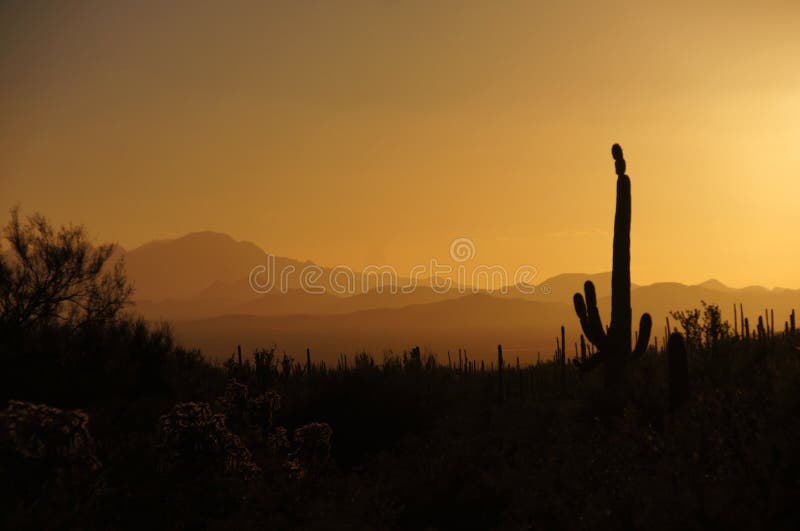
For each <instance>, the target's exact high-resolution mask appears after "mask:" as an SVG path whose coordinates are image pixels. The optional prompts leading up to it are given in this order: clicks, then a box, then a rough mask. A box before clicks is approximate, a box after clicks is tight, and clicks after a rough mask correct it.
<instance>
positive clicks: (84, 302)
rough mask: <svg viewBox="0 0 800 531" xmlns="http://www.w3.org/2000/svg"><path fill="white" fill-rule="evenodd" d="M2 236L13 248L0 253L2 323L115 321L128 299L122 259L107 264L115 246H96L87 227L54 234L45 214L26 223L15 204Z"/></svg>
mask: <svg viewBox="0 0 800 531" xmlns="http://www.w3.org/2000/svg"><path fill="white" fill-rule="evenodd" d="M3 236H4V237H5V239H6V240H7V241H8V243H9V244H10V252H7V253H4V254H0V325H3V326H5V327H14V328H21V329H25V328H30V327H32V326H35V325H48V324H54V323H59V322H60V323H67V324H71V325H76V326H82V325H85V324H89V323H98V322H103V321H107V320H110V319H113V318H115V317H116V316H117V314H118V313H119V311H120V310H121V309H122V308H123V307H124V306H125V305H126V304H128V303H129V302H130V298H131V295H132V294H133V287H132V286H131V285H130V284H129V283H128V281H127V279H126V278H125V274H124V267H123V262H122V260H119V261H118V262H116V263H115V264H113V265H111V264H108V261H109V259H110V258H111V254H112V253H113V251H114V245H113V244H106V245H100V246H98V247H95V246H93V245H92V244H91V243H90V242H89V240H88V237H87V235H86V229H85V228H84V227H83V226H71V225H70V226H67V227H64V226H62V227H61V228H60V229H59V230H58V231H57V232H56V231H55V230H54V229H53V227H52V225H51V224H50V223H49V222H48V221H47V219H46V218H45V217H44V216H42V215H41V214H33V215H31V216H29V217H28V219H27V222H26V223H25V224H23V223H21V222H20V219H19V208H18V207H15V208H13V209H12V210H11V221H10V222H9V224H8V225H7V226H6V227H5V229H4V231H3ZM107 264H108V267H107Z"/></svg>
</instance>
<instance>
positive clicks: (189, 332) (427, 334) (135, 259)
mask: <svg viewBox="0 0 800 531" xmlns="http://www.w3.org/2000/svg"><path fill="white" fill-rule="evenodd" d="M124 256H125V258H126V267H127V271H128V275H129V278H130V279H131V280H132V281H133V282H134V283H135V285H136V287H137V292H136V295H135V300H136V305H135V307H134V308H133V310H134V311H136V312H139V313H141V314H143V315H144V316H145V317H146V318H148V319H153V320H156V319H158V320H168V321H172V322H173V323H174V326H175V330H176V333H177V335H178V339H179V340H181V341H182V342H183V343H184V344H186V345H187V346H197V347H201V348H203V349H204V350H205V351H206V352H208V353H209V354H211V355H212V356H215V357H218V356H224V355H226V353H229V352H230V351H231V349H232V348H233V347H234V345H236V344H242V345H244V346H245V347H247V348H255V347H256V346H267V345H269V344H272V343H277V344H278V345H279V346H280V347H281V348H285V349H287V350H289V351H290V352H291V351H295V350H297V349H300V350H304V349H305V348H306V347H309V348H312V350H314V351H315V352H317V353H318V354H319V355H321V356H323V357H325V356H333V355H335V354H338V353H339V352H350V353H352V352H355V351H357V350H360V349H368V350H372V351H374V352H380V351H382V350H383V349H385V348H392V349H400V348H404V347H409V346H411V345H412V344H421V345H426V346H428V347H429V348H432V349H435V350H437V351H440V352H446V350H448V349H449V350H453V349H457V348H467V349H470V350H472V351H474V352H475V354H476V355H479V356H485V357H487V359H488V358H491V357H492V356H493V349H494V348H496V345H497V344H498V343H502V344H504V347H506V348H507V349H513V351H514V352H517V353H518V354H519V355H520V356H521V357H522V358H523V359H528V360H529V361H530V359H531V357H532V356H535V355H538V354H539V353H541V355H542V356H544V357H549V356H550V354H551V353H552V350H553V348H554V346H555V336H556V334H557V333H558V330H559V329H560V326H561V325H564V326H565V327H566V329H567V336H568V344H573V343H575V342H577V340H578V338H579V335H580V330H579V326H578V322H577V318H576V317H575V315H574V311H573V309H572V296H573V295H574V294H575V293H576V292H578V291H581V290H582V289H583V284H584V282H586V281H587V280H591V281H592V282H593V283H594V284H595V287H596V290H597V295H598V304H599V307H600V312H601V315H602V317H603V319H604V323H606V324H608V313H609V312H610V306H611V305H610V295H611V273H610V272H604V273H597V274H583V273H565V274H561V275H556V276H553V277H551V278H548V279H545V280H543V281H542V282H539V283H537V284H536V285H535V286H534V287H533V288H534V289H533V290H532V291H533V292H532V293H523V292H521V291H520V290H518V289H516V287H514V286H511V287H510V289H509V290H508V292H507V293H502V292H500V291H495V292H491V293H486V292H479V293H472V291H471V290H466V291H464V290H461V291H459V290H457V289H451V290H449V291H447V292H445V293H439V292H437V291H435V290H433V289H431V288H430V287H429V286H426V285H421V286H420V287H418V288H417V289H416V290H414V292H413V293H396V294H393V293H391V292H390V291H389V290H388V289H385V290H378V289H375V287H374V286H373V289H370V290H366V292H362V291H364V290H362V289H361V286H356V294H355V295H350V296H340V295H335V294H332V293H331V292H330V290H329V292H328V293H326V294H321V295H318V294H311V293H307V292H306V291H304V290H302V289H300V284H299V282H297V281H296V279H295V281H294V282H292V283H290V285H289V289H288V290H287V291H286V292H281V291H280V290H277V289H276V290H273V291H271V292H269V293H265V294H259V293H255V292H254V291H253V290H252V289H251V287H250V286H249V283H248V275H249V273H250V270H251V269H252V268H253V267H255V266H256V265H264V264H265V260H266V256H267V255H266V252H265V251H264V250H263V249H261V248H259V247H258V246H257V245H255V244H254V243H252V242H242V241H236V240H235V239H233V238H232V237H230V236H228V235H226V234H220V233H214V232H199V233H192V234H188V235H186V236H183V237H181V238H177V239H174V240H161V241H156V242H151V243H149V244H145V245H143V246H141V247H139V248H136V249H133V250H131V251H128V252H126V253H124ZM308 265H313V263H312V262H309V261H305V262H301V261H299V260H293V259H291V258H286V257H276V258H275V267H276V269H278V270H281V269H282V268H288V267H293V268H294V269H295V270H300V269H302V268H303V267H305V266H308ZM321 270H322V271H323V277H325V276H327V275H328V274H329V273H330V269H326V268H321ZM323 284H324V282H323ZM423 284H424V283H423ZM327 287H328V288H330V286H327ZM631 297H632V305H633V313H634V314H635V315H639V314H641V313H642V312H644V311H647V312H649V313H650V314H651V315H652V316H653V320H654V337H655V336H657V337H659V338H660V339H659V341H663V338H664V335H665V330H664V328H665V326H666V322H665V318H666V317H667V316H668V315H669V312H670V311H674V310H682V309H687V308H696V307H700V304H701V301H705V302H707V303H714V304H719V305H720V308H721V310H722V312H723V318H724V319H727V320H729V321H730V322H731V324H733V322H734V318H733V305H734V304H737V305H738V304H739V303H741V304H743V307H744V311H745V314H746V316H747V317H749V318H750V328H751V330H753V329H754V327H755V323H756V322H757V319H758V316H759V315H764V312H765V309H766V308H772V309H774V312H775V320H776V322H775V327H776V329H782V328H783V323H784V321H785V320H786V319H787V318H788V314H789V312H790V311H791V308H796V307H798V306H800V290H792V289H784V288H776V289H772V290H770V289H767V288H764V287H761V286H748V287H745V288H740V289H737V288H731V287H728V286H726V285H725V284H723V283H722V282H720V281H719V280H716V279H709V280H707V281H705V282H701V283H699V284H696V285H686V284H681V283H677V282H658V283H654V284H650V285H646V286H640V285H635V284H634V285H633V286H632V291H631ZM737 307H738V306H737ZM737 321H738V315H737ZM675 324H676V323H674V320H673V325H675Z"/></svg>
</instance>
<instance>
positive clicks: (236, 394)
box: [221, 378, 247, 411]
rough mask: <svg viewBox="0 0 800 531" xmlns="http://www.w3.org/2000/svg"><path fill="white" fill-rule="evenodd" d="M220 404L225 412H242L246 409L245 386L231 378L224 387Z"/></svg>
mask: <svg viewBox="0 0 800 531" xmlns="http://www.w3.org/2000/svg"><path fill="white" fill-rule="evenodd" d="M221 402H222V404H223V406H224V409H225V411H228V410H238V411H244V409H245V408H246V407H247V386H246V385H245V384H241V383H239V382H237V381H236V378H231V379H230V380H229V381H228V383H227V384H226V385H225V395H223V397H222V399H221Z"/></svg>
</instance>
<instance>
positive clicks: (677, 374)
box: [667, 332, 689, 410]
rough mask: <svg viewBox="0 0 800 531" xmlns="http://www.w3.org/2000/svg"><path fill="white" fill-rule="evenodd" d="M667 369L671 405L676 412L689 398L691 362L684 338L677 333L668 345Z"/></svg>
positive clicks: (670, 338)
mask: <svg viewBox="0 0 800 531" xmlns="http://www.w3.org/2000/svg"><path fill="white" fill-rule="evenodd" d="M667 364H668V366H667V369H668V374H669V404H670V408H671V409H672V410H675V409H677V408H679V407H680V406H681V404H683V403H684V402H685V401H686V399H687V398H688V396H689V361H688V359H687V357H686V345H685V344H684V342H683V336H682V335H680V334H679V333H678V332H675V333H674V334H672V335H671V336H669V343H667Z"/></svg>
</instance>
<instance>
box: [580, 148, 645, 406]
mask: <svg viewBox="0 0 800 531" xmlns="http://www.w3.org/2000/svg"><path fill="white" fill-rule="evenodd" d="M611 155H612V157H614V165H615V169H616V173H617V205H616V213H615V215H614V252H613V259H612V271H611V326H610V327H609V328H608V331H606V330H605V329H604V328H603V324H602V322H601V321H600V312H599V311H598V309H597V295H596V293H595V289H594V284H593V283H592V282H591V281H587V282H586V284H584V293H585V298H584V296H583V295H581V294H580V293H576V294H575V297H574V298H573V302H574V304H575V313H577V314H578V319H579V320H580V322H581V328H583V333H584V334H585V335H586V338H587V339H588V340H589V341H590V342H591V343H592V344H594V345H595V347H596V350H597V352H596V353H595V354H594V355H592V356H591V357H590V358H589V359H587V361H586V362H585V363H583V365H585V366H587V367H591V366H594V365H596V364H598V363H602V364H603V365H604V367H605V371H606V389H607V390H608V391H610V392H611V393H613V394H614V395H616V396H618V397H621V396H623V394H624V392H625V388H626V385H627V378H626V373H627V365H628V361H629V360H630V359H632V358H637V357H639V356H641V355H642V354H643V353H644V351H645V350H646V349H647V345H648V344H649V343H650V330H651V328H652V325H653V322H652V319H651V318H650V314H647V313H645V314H644V315H642V318H641V320H640V321H639V334H638V338H637V341H636V346H635V348H633V350H631V343H632V341H631V335H632V334H631V180H630V177H628V176H627V175H626V174H625V169H626V168H625V159H624V158H623V156H622V148H621V147H620V146H619V144H614V145H613V146H612V148H611Z"/></svg>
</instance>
